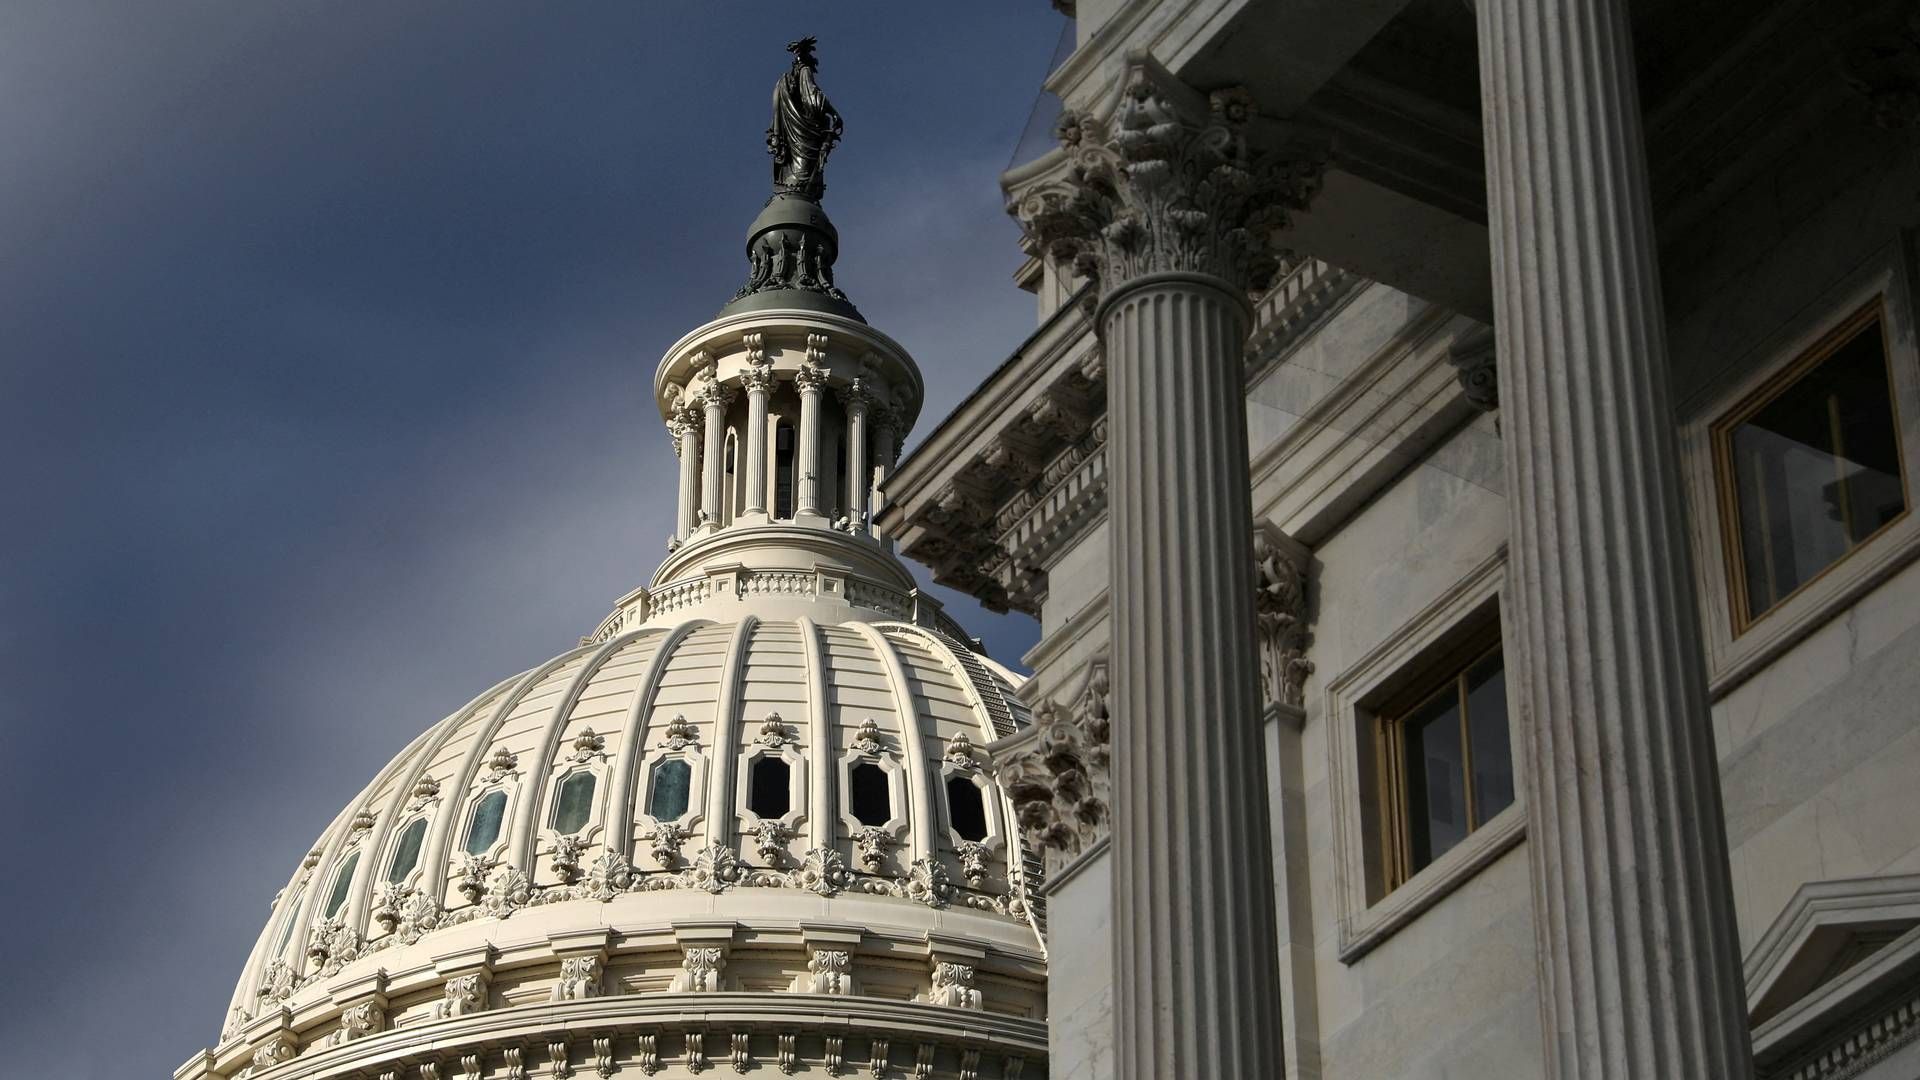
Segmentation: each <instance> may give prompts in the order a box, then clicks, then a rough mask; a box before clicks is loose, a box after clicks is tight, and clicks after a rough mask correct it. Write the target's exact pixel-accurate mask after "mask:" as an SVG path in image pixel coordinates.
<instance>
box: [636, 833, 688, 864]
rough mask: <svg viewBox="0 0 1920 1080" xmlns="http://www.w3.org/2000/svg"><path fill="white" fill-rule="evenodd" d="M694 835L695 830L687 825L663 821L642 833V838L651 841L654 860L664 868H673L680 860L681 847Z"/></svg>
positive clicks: (650, 849)
mask: <svg viewBox="0 0 1920 1080" xmlns="http://www.w3.org/2000/svg"><path fill="white" fill-rule="evenodd" d="M692 835H693V830H691V829H689V828H688V827H687V826H685V825H680V824H677V823H675V822H671V821H662V822H657V823H655V824H654V826H653V827H652V828H650V829H648V830H647V831H646V832H645V833H643V834H641V839H643V840H647V841H649V842H650V844H651V847H650V848H649V849H648V850H649V851H650V852H651V853H652V855H653V861H654V862H656V863H659V864H660V866H661V868H662V869H665V870H671V869H673V866H674V864H675V863H677V862H679V861H680V848H681V847H682V846H683V845H685V844H686V842H687V839H688V838H689V837H691V836H692Z"/></svg>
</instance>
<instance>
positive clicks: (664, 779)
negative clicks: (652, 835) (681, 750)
mask: <svg viewBox="0 0 1920 1080" xmlns="http://www.w3.org/2000/svg"><path fill="white" fill-rule="evenodd" d="M692 790H693V766H692V765H691V764H689V763H688V762H687V761H686V759H685V758H668V759H666V760H665V761H662V762H659V763H658V764H656V765H654V767H653V792H652V794H651V795H649V796H648V799H647V813H649V814H651V815H652V816H653V819H654V820H655V821H677V820H679V818H680V816H681V815H683V814H685V813H686V812H687V801H688V797H689V794H690V793H691V792H692Z"/></svg>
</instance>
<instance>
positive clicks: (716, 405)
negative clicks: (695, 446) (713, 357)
mask: <svg viewBox="0 0 1920 1080" xmlns="http://www.w3.org/2000/svg"><path fill="white" fill-rule="evenodd" d="M733 398H734V389H733V387H731V386H728V385H726V384H725V383H720V382H712V381H709V382H708V383H707V386H706V389H705V390H704V391H702V392H701V400H702V402H703V403H704V405H705V406H706V413H707V417H706V423H707V448H706V453H705V454H704V455H703V457H704V460H703V461H702V463H701V464H702V465H703V466H704V469H703V471H702V477H703V479H704V480H705V485H704V486H705V488H706V490H705V493H704V494H703V495H702V497H701V502H700V525H701V527H702V528H705V527H707V526H712V527H713V528H715V529H717V528H719V527H720V522H721V521H722V520H724V515H723V514H722V513H721V504H720V500H721V499H722V498H723V497H724V494H725V492H724V490H723V485H722V484H721V475H720V470H721V468H722V467H723V466H724V465H725V461H724V458H725V456H726V442H725V440H726V437H727V406H729V405H731V404H733Z"/></svg>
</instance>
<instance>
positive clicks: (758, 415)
mask: <svg viewBox="0 0 1920 1080" xmlns="http://www.w3.org/2000/svg"><path fill="white" fill-rule="evenodd" d="M746 384H747V451H746V453H747V461H746V466H747V505H746V506H745V507H743V508H742V511H743V512H744V513H748V514H764V513H766V512H767V391H768V390H769V389H770V388H771V384H772V376H771V374H769V373H766V372H755V373H754V375H751V376H749V377H748V378H747V380H746Z"/></svg>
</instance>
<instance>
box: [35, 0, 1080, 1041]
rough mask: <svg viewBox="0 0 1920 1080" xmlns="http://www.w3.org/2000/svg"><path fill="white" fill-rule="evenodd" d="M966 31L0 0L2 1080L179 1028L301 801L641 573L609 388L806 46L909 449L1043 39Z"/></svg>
mask: <svg viewBox="0 0 1920 1080" xmlns="http://www.w3.org/2000/svg"><path fill="white" fill-rule="evenodd" d="M802 7H805V8H809V9H812V10H800V9H801V8H802ZM981 7H982V6H981V5H970V6H968V9H967V13H966V14H965V15H964V16H961V15H958V14H957V13H956V12H957V9H951V10H947V11H946V13H945V14H941V13H936V12H933V11H932V10H930V9H924V8H923V7H922V6H921V5H897V4H879V3H875V4H857V5H856V4H841V5H833V6H830V7H829V6H827V5H793V4H778V5H776V4H750V3H731V4H642V3H638V2H628V3H605V4H584V3H582V4H569V5H531V4H528V5H506V4H488V3H471V2H466V3H457V4H455V3H442V4H429V3H409V4H404V5H390V4H373V3H360V4H351V3H327V4H321V3H297V2H293V0H287V2H280V3H256V2H231V3H212V2H192V0H175V2H171V3H145V2H136V0H126V2H122V3H114V4H105V3H86V2H80V0H53V2H46V3H27V2H22V0H16V2H14V3H12V4H9V5H6V6H5V8H4V10H0V146H4V148H5V150H4V153H0V460H4V462H5V467H4V469H0V567H4V569H0V679H3V680H4V681H3V682H0V689H4V694H3V695H0V736H3V737H4V741H3V742H0V811H4V812H5V813H6V815H7V819H8V821H9V827H8V828H6V829H4V830H0V856H3V857H4V859H5V867H6V871H5V873H4V874H0V925H4V926H5V927H6V932H7V934H8V941H7V948H6V956H7V962H8V964H9V970H8V973H7V974H8V978H7V979H6V980H5V981H4V987H5V988H4V989H0V1034H3V1035H4V1037H5V1038H6V1043H7V1045H8V1046H9V1047H11V1048H12V1049H11V1051H10V1055H11V1056H10V1059H9V1060H10V1067H11V1068H15V1069H18V1070H19V1071H20V1073H21V1075H43V1076H51V1075H62V1076H97V1077H122V1076H135V1075H156V1074H160V1075H164V1074H166V1073H167V1072H169V1071H170V1070H171V1069H172V1068H173V1067H174V1066H175V1065H177V1064H178V1063H179V1062H180V1061H182V1060H184V1059H185V1058H186V1056H187V1055H188V1054H189V1053H191V1052H193V1051H194V1050H195V1049H196V1048H197V1047H199V1046H202V1045H205V1044H206V1043H207V1042H209V1041H210V1040H211V1039H212V1037H213V1035H214V1033H215V1031H216V1030H217V1028H218V1026H219V1023H220V1020H221V1017H222V1015H223V1013H224V1011H225V1008H226V1003H227V996H228V993H229V992H230V990H231V987H232V984H233V981H234V979H235V977H236V976H237V974H238V973H239V970H240V967H241V964H242V962H243V961H244V959H245V953H246V950H247V949H248V948H249V947H250V945H251V943H252V939H253V936H254V934H255V933H256V932H257V929H258V927H259V925H260V923H261V921H262V920H263V918H264V916H265V914H266V905H267V903H268V901H269V900H270V898H271V896H272V894H273V892H274V890H275V889H277V888H278V887H279V886H280V885H281V884H282V883H283V882H284V881H285V880H286V876H287V874H288V873H289V872H290V871H291V870H292V868H293V866H294V864H295V862H296V861H297V860H298V858H299V856H300V854H301V853H302V852H304V851H305V850H306V847H307V845H308V844H309V843H310V842H311V841H312V839H313V837H314V836H315V835H317V834H318V832H319V831H320V830H321V829H322V828H323V827H324V825H325V824H326V822H327V820H328V819H329V818H330V817H331V815H333V814H334V813H336V812H337V811H338V810H339V809H340V808H341V807H342V806H343V805H345V804H346V802H347V800H349V799H350V798H351V797H352V796H353V794H354V792H355V791H357V790H358V789H359V787H360V786H361V785H362V784H364V783H365V782H366V781H367V779H368V778H370V777H371V776H372V775H373V773H374V771H375V770H377V769H378V768H379V766H380V765H381V764H382V763H383V762H385V761H386V759H387V758H388V757H389V756H391V755H392V754H393V753H394V752H395V751H397V750H398V749H399V747H400V746H401V745H403V744H404V743H405V742H406V741H407V740H408V739H409V738H411V737H412V736H413V735H414V734H416V733H418V732H419V731H420V730H421V729H423V728H424V727H425V726H426V725H428V724H429V723H431V722H432V721H433V720H435V719H437V718H438V717H440V716H441V715H443V714H444V713H446V712H447V711H449V710H451V709H453V708H455V707H457V706H458V705H460V704H461V703H462V702H464V701H465V700H467V699H468V698H469V697H471V696H472V695H473V694H474V693H477V692H478V691H479V690H481V689H483V688H484V687H485V686H487V685H489V684H491V683H492V682H494V681H496V680H497V679H499V678H501V677H503V676H504V675H507V674H509V673H511V672H513V671H516V670H519V669H521V668H524V667H527V666H529V665H532V664H534V663H537V662H539V661H540V660H543V659H545V658H546V657H547V656H550V655H552V654H553V653H555V652H558V651H559V650H561V649H563V648H565V647H566V646H567V645H569V644H570V643H571V642H572V640H573V639H574V638H575V637H577V636H578V635H579V634H581V633H583V632H585V631H587V630H589V629H591V627H592V626H593V624H594V623H595V622H596V621H597V620H598V618H599V617H600V615H601V614H602V613H604V611H605V610H606V609H607V607H608V606H609V605H610V603H611V601H612V599H613V598H614V597H615V596H617V595H619V594H620V593H621V592H623V591H625V590H626V589H628V588H630V587H631V586H632V585H634V584H636V583H639V582H641V581H643V580H644V579H645V577H646V575H647V574H648V573H649V572H650V571H651V570H652V568H653V566H654V565H655V564H656V563H657V562H658V560H659V557H660V555H661V554H662V541H663V538H664V536H665V534H666V531H667V529H668V528H669V525H670V493H669V487H670V485H671V483H672V474H673V461H672V457H671V452H670V450H669V448H668V444H667V440H666V437H665V435H664V434H663V433H662V432H661V430H660V428H659V425H658V423H657V421H656V420H654V419H652V418H651V417H650V414H649V408H650V407H649V405H648V393H647V388H648V383H649V380H650V378H651V374H652V370H653V365H654V363H655V362H656V361H657V359H658V357H659V355H660V353H661V351H662V350H663V349H664V348H665V347H666V346H667V345H669V344H670V343H671V342H672V341H673V340H674V339H676V338H677V337H679V336H680V334H681V333H683V332H685V331H686V330H687V329H689V328H691V327H692V326H693V325H695V324H696V323H698V322H700V321H702V320H704V319H705V318H707V317H709V316H710V315H711V314H712V313H713V312H714V311H715V310H716V309H717V308H718V306H719V305H720V303H721V302H722V301H724V300H725V298H726V297H727V296H728V295H729V294H730V292H731V290H732V288H733V287H734V285H735V284H736V283H737V279H738V277H739V275H740V273H741V271H742V269H743V265H742V259H741V255H740V244H741V239H742V236H741V234H742V230H743V229H744V226H745V224H746V223H747V221H748V220H749V219H751V217H752V215H753V213H754V211H755V210H756V209H757V208H758V206H759V203H760V201H761V199H762V198H763V197H764V193H765V185H766V179H767V176H766V165H765V159H764V157H763V156H762V155H761V152H760V147H759V139H760V128H761V127H762V126H763V125H764V123H765V116H764V113H765V110H766V101H767V96H768V89H769V87H770V86H771V84H772V81H773V79H774V77H775V75H776V74H777V73H778V71H779V70H780V68H781V67H782V65H783V63H784V60H785V54H784V53H782V52H781V46H782V45H783V44H784V43H785V42H786V41H787V40H788V39H790V38H793V37H798V36H800V35H801V34H803V33H815V34H818V35H820V37H821V39H822V48H821V59H822V73H821V77H822V82H823V84H824V85H825V86H826V87H827V89H828V91H829V92H830V93H831V94H832V95H833V97H834V100H835V102H836V103H837V104H838V105H839V107H840V109H841V111H842V112H843V113H844V114H845V115H846V116H847V118H848V128H849V134H848V142H847V143H846V144H845V145H844V146H843V147H842V149H841V150H840V151H838V152H837V153H836V154H835V157H834V160H833V163H832V167H831V169H830V172H829V183H830V190H829V193H828V196H827V202H828V207H829V209H830V210H831V211H832V213H833V215H834V218H835V220H836V222H837V223H838V224H839V226H840V229H841V232H842V235H843V237H844V241H843V242H844V248H845V252H846V254H845V255H844V257H843V259H842V264H841V269H842V284H843V285H845V286H846V287H847V289H848V291H849V292H850V293H851V294H852V295H853V296H854V298H855V300H856V302H858V303H859V304H860V305H861V308H862V310H863V311H864V312H865V313H866V314H867V315H868V317H869V318H870V319H871V320H872V321H873V322H874V323H875V324H876V325H877V326H879V327H880V328H882V329H884V330H886V331H887V332H889V333H891V334H893V335H894V336H896V337H898V338H899V339H900V340H901V341H902V342H903V343H904V344H906V345H907V346H908V348H909V349H911V350H913V351H914V353H915V354H916V355H917V356H918V357H919V359H920V361H921V363H922V366H923V367H924V368H925V369H926V372H927V381H928V388H929V400H928V404H927V408H926V411H925V413H924V414H923V417H922V423H921V429H920V432H921V433H924V432H925V431H926V430H927V429H928V428H929V427H930V426H931V425H932V424H933V423H934V422H936V421H937V420H938V419H939V417H941V416H943V415H944V414H945V412H946V411H947V409H948V408H950V407H951V406H952V405H953V404H955V403H956V402H957V401H958V400H959V398H960V397H961V395H963V394H964V393H965V392H966V390H967V389H969V388H970V387H971V386H972V385H973V383H975V382H976V381H977V380H978V379H979V378H980V377H982V376H983V375H984V374H985V373H986V372H988V371H990V370H991V369H992V367H993V365H994V364H996V363H997V362H998V361H999V359H1000V358H1002V357H1003V356H1004V355H1005V354H1006V352H1007V351H1008V350H1009V349H1010V348H1011V347H1012V346H1013V345H1014V344H1016V343H1017V342H1018V340H1019V339H1020V338H1021V337H1022V336H1023V335H1024V333H1025V331H1026V330H1027V329H1028V328H1029V327H1030V325H1031V322H1032V311H1031V305H1030V301H1029V298H1027V297H1026V296H1025V295H1024V294H1021V293H1018V292H1016V291H1015V290H1013V289H1012V288H1011V286H1010V285H1009V284H1008V279H1007V274H1008V273H1009V271H1010V270H1011V269H1012V268H1013V266H1014V264H1015V262H1016V261H1017V259H1016V255H1017V253H1016V249H1015V247H1014V245H1013V235H1012V231H1011V227H1010V226H1009V225H1008V224H1007V223H1006V222H1005V219H1004V217H1003V215H1002V214H1001V211H1000V208H999V196H998V192H997V189H996V188H995V175H996V173H997V171H998V169H999V168H1000V167H1002V166H1003V165H1004V164H1005V161H1006V156H1007V153H1008V151H1009V149H1010V148H1011V146H1012V145H1013V141H1014V139H1015V138H1016V137H1017V136H1018V134H1019V127H1020V124H1021V122H1022V120H1023V119H1024V117H1025V116H1026V114H1027V109H1028V106H1029V105H1030V104H1031V102H1032V99H1033V96H1034V93H1035V90H1036V87H1037V84H1038V82H1039V79H1040V77H1041V75H1042V73H1043V71H1042V69H1043V68H1044V66H1045V62H1046V58H1047V56H1048V55H1049V53H1050V51H1051V49H1052V46H1053V44H1054V35H1055V33H1056V32H1057V30H1058V22H1057V20H1056V18H1055V17H1054V16H1052V14H1051V13H1050V12H1048V11H1047V10H1046V8H1045V5H1041V4H1034V3H1029V2H1027V0H1009V2H1008V3H1006V4H1003V5H994V6H991V7H990V8H988V9H986V10H981ZM954 610H956V612H957V613H959V614H960V615H961V616H962V617H963V619H965V620H966V621H967V622H968V624H969V625H970V626H971V627H972V628H974V629H975V631H976V632H983V633H984V634H985V635H986V636H987V637H988V639H989V642H990V643H992V644H993V645H994V646H995V653H996V655H998V656H1000V657H1002V658H1004V659H1017V657H1018V655H1019V653H1020V652H1021V651H1022V649H1023V648H1024V647H1025V646H1027V645H1029V644H1031V642H1032V640H1033V635H1032V630H1031V627H1029V626H1026V625H1023V624H1021V623H1019V622H1017V621H1013V620H991V619H985V618H982V617H979V616H978V615H976V614H974V610H973V609H972V608H971V605H967V604H964V603H956V604H955V607H954ZM76 1053H77V1054H79V1055H80V1059H79V1061H78V1062H76V1061H75V1060H74V1058H73V1055H74V1054H76ZM35 1055H45V1056H44V1057H43V1058H39V1059H36V1058H35Z"/></svg>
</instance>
